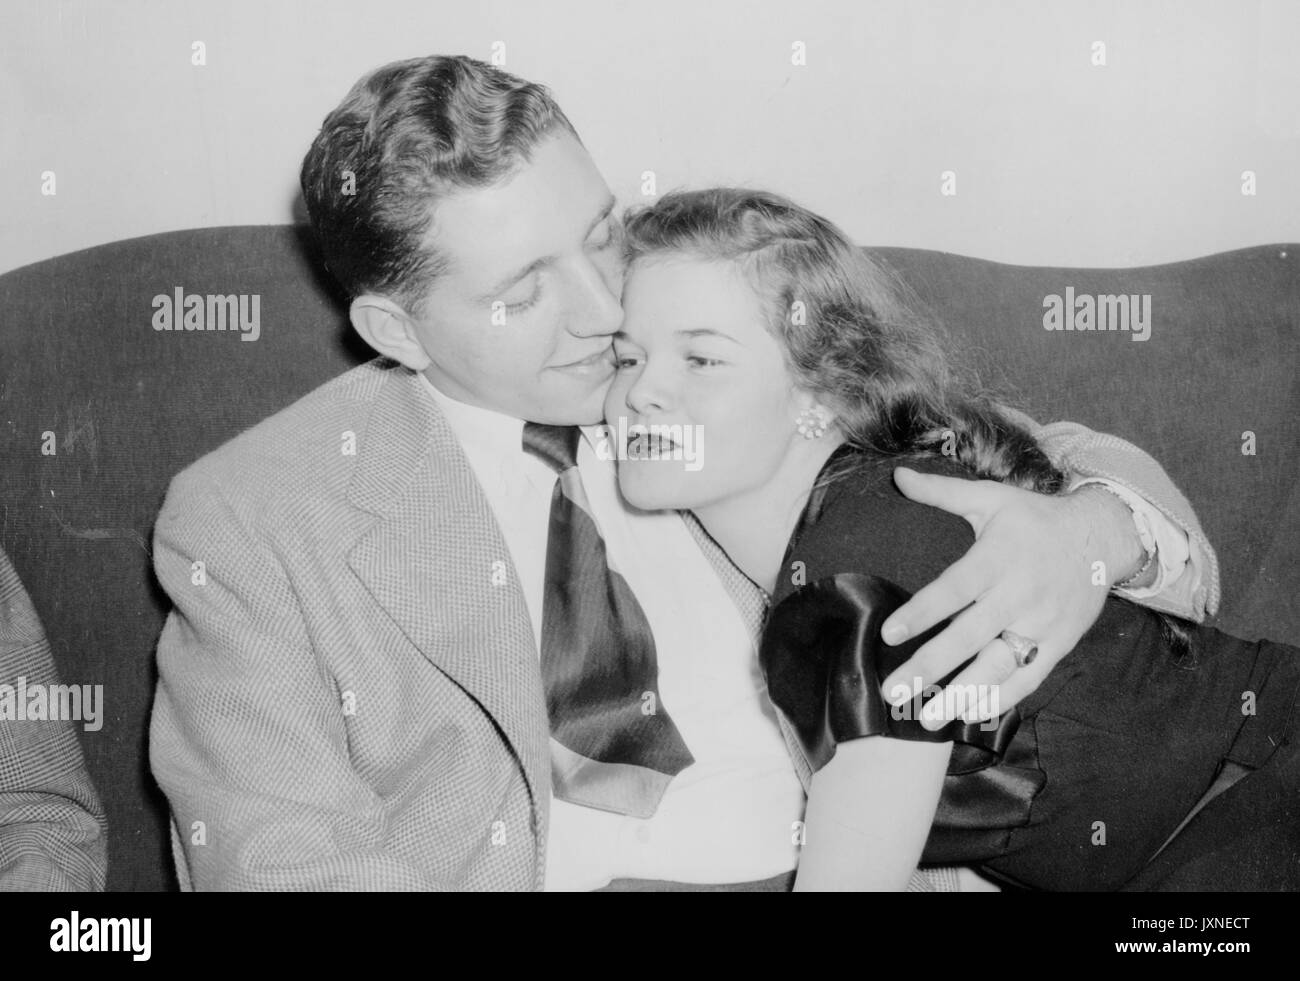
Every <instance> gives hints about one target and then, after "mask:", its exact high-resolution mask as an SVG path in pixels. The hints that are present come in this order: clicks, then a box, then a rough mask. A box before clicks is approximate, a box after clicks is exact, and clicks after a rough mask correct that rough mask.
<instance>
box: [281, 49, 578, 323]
mask: <svg viewBox="0 0 1300 981" xmlns="http://www.w3.org/2000/svg"><path fill="white" fill-rule="evenodd" d="M556 130H564V131H567V132H568V133H571V134H572V135H573V136H574V137H575V138H576V137H577V133H576V131H575V130H574V128H573V126H572V124H571V123H570V122H569V120H568V119H567V118H566V117H565V115H564V113H563V112H561V111H560V107H559V106H558V105H557V104H556V102H555V100H554V99H553V98H552V97H551V95H550V93H549V92H548V91H547V90H546V89H545V88H544V87H543V86H541V85H537V84H535V83H533V82H527V81H524V80H523V79H521V78H517V77H515V76H514V75H511V74H509V73H508V72H504V71H502V70H501V69H499V68H494V67H493V66H491V65H488V64H485V63H483V62H481V61H475V60H474V59H472V58H465V57H448V56H441V55H432V56H429V57H425V58H413V59H410V60H408V61H397V62H393V63H392V64H390V65H385V66H383V67H382V68H378V69H376V70H375V71H372V72H370V73H369V74H368V75H366V76H364V77H363V78H362V79H361V80H360V81H358V82H357V83H356V85H354V86H353V87H352V91H350V92H349V93H348V94H347V96H346V97H345V98H344V99H343V101H342V102H341V103H340V104H339V106H338V108H336V109H335V110H334V111H333V112H331V113H330V114H329V115H328V116H326V117H325V122H324V123H323V124H322V125H321V129H320V133H319V134H317V136H316V139H315V140H314V141H313V142H312V145H311V149H310V150H309V151H308V152H307V156H306V158H305V159H304V160H303V163H302V173H301V183H302V193H303V198H304V199H305V200H306V203H307V214H308V216H309V218H310V220H311V225H312V230H313V231H314V233H315V235H316V238H317V241H318V242H319V243H320V247H321V251H322V253H323V255H324V260H325V265H326V267H327V268H328V269H329V270H330V272H331V273H333V274H334V276H335V278H336V279H338V281H339V283H340V284H341V285H342V286H343V288H344V289H345V290H346V291H347V292H348V295H349V296H352V297H355V296H359V295H361V294H363V293H377V294H381V295H384V296H389V297H392V298H393V299H394V300H395V301H397V302H398V303H400V304H402V306H403V307H405V308H406V309H407V310H408V311H415V310H418V309H419V306H420V304H421V303H422V301H423V299H424V297H425V296H426V294H427V292H428V289H429V286H430V285H431V284H432V282H433V281H434V279H435V278H436V277H437V276H439V275H440V274H441V273H442V272H443V271H444V270H445V268H446V260H445V257H442V256H439V255H438V253H437V251H436V249H432V248H430V247H429V246H428V245H427V244H426V241H425V240H426V236H427V235H428V232H429V228H430V226H431V225H432V223H433V213H434V207H435V205H436V204H437V202H438V200H439V199H440V198H442V197H443V196H445V195H446V194H448V193H450V192H452V191H455V190H458V189H467V188H481V187H487V186H489V185H492V184H495V183H497V182H499V181H502V180H504V179H506V178H507V177H509V176H510V175H511V174H512V173H513V172H514V171H516V170H517V169H518V168H519V167H520V166H522V165H523V164H525V163H526V162H527V161H528V159H529V156H530V154H531V152H532V150H533V149H534V148H535V147H536V146H537V144H538V143H539V142H540V141H541V140H542V139H543V138H544V137H546V136H548V135H550V134H551V133H552V132H554V131H556Z"/></svg>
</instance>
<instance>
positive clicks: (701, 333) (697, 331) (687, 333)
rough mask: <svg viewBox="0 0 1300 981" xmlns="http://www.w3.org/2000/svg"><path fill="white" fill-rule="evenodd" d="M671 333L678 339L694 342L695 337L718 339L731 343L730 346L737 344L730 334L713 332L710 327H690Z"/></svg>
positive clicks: (718, 331)
mask: <svg viewBox="0 0 1300 981" xmlns="http://www.w3.org/2000/svg"><path fill="white" fill-rule="evenodd" d="M673 333H674V334H675V335H676V336H678V337H685V338H688V339H690V340H694V339H695V338H697V337H720V338H722V340H724V341H731V343H732V344H739V343H740V341H738V340H736V339H735V338H734V337H732V336H731V335H730V334H727V333H725V332H723V331H720V330H714V329H713V328H712V327H692V328H690V329H688V330H675V331H673Z"/></svg>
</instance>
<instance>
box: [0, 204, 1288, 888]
mask: <svg viewBox="0 0 1300 981" xmlns="http://www.w3.org/2000/svg"><path fill="white" fill-rule="evenodd" d="M872 251H873V252H874V253H875V254H876V255H878V256H880V257H882V258H884V259H885V260H886V261H887V262H888V263H889V264H890V265H891V266H893V267H894V268H895V269H896V270H897V271H898V272H899V273H900V274H901V275H902V276H903V278H904V279H905V280H906V281H907V282H908V283H909V284H911V286H912V287H913V288H914V289H915V290H916V292H917V293H918V294H919V295H920V297H921V298H922V299H923V300H924V301H925V302H926V303H927V304H928V305H929V306H930V308H931V309H932V310H933V311H934V312H935V313H936V314H937V315H938V316H939V317H940V318H941V319H943V320H944V321H945V322H946V323H947V324H948V325H949V327H950V328H951V330H952V331H953V333H954V335H956V337H958V338H959V339H960V340H961V342H962V343H963V345H965V346H967V347H969V348H970V349H971V352H970V353H971V354H972V355H973V356H974V358H975V361H976V364H977V366H979V367H980V368H981V369H982V371H983V373H984V376H985V378H986V380H987V381H988V382H989V383H990V384H991V385H993V386H994V387H995V388H997V389H999V390H1000V391H1002V392H1004V393H1006V392H1015V393H1017V395H1018V397H1017V399H1016V401H1017V402H1018V404H1020V405H1021V406H1022V407H1023V408H1025V409H1026V410H1027V411H1029V412H1030V413H1031V414H1032V415H1034V416H1036V417H1037V418H1039V419H1040V420H1048V419H1073V420H1077V421H1079V422H1082V423H1086V424H1087V425H1089V426H1092V427H1093V428H1094V429H1098V430H1101V431H1107V432H1113V433H1115V434H1117V435H1120V436H1123V437H1126V438H1128V439H1131V440H1133V441H1134V442H1136V443H1137V444H1139V445H1140V446H1142V447H1144V448H1146V449H1147V450H1149V451H1150V452H1151V453H1152V454H1153V455H1154V456H1155V457H1156V458H1157V459H1158V460H1160V461H1161V462H1162V463H1163V464H1164V466H1165V468H1166V469H1167V470H1168V472H1169V473H1170V475H1171V476H1172V477H1173V479H1174V481H1175V482H1176V483H1177V484H1178V485H1179V486H1181V487H1182V488H1183V490H1184V491H1185V492H1186V493H1187V495H1188V497H1189V498H1190V499H1191V501H1192V503H1193V505H1194V506H1195V507H1196V509H1197V512H1198V513H1199V514H1200V516H1201V519H1202V522H1203V524H1204V527H1205V530H1206V532H1207V533H1208V534H1209V536H1210V538H1211V540H1212V541H1213V542H1214V543H1215V545H1216V546H1217V548H1218V550H1219V556H1220V559H1221V561H1222V572H1223V592H1224V605H1223V610H1222V615H1221V617H1220V620H1219V625H1220V626H1222V627H1224V628H1225V629H1228V630H1230V631H1233V632H1236V633H1240V634H1243V635H1245V636H1250V637H1257V636H1269V637H1273V638H1275V639H1279V640H1287V641H1290V642H1292V643H1300V603H1297V602H1296V599H1295V591H1296V586H1297V584H1300V490H1298V489H1297V488H1298V486H1300V481H1298V480H1297V477H1298V476H1300V440H1297V438H1296V436H1295V431H1294V428H1293V425H1294V422H1293V421H1294V420H1295V419H1297V418H1300V387H1297V371H1296V368H1297V362H1300V337H1298V335H1297V324H1300V245H1275V246H1261V247H1258V248H1252V249H1244V250H1240V251H1236V252H1229V253H1224V254H1222V255H1217V256H1210V257H1207V258H1203V259H1196V260H1192V261H1188V262H1182V263H1176V264H1172V265H1165V266H1155V267H1149V268H1140V269H1123V270H1080V269H1050V268H1036V267H1022V266H1007V265H1000V264H997V263H992V262H985V261H982V260H978V259H970V258H965V257H961V256H955V255H949V254H945V253H938V252H927V251H920V250H911V249H879V250H872ZM318 269H319V266H318V263H317V262H316V260H315V258H314V257H313V255H312V252H311V249H310V247H309V246H308V245H307V244H306V243H305V241H304V237H303V236H302V234H301V233H300V232H299V230H297V229H295V228H290V227H282V226H250V227H234V228H216V229H204V230H195V231H183V232H174V233H167V234H162V235H153V236H149V237H146V238H140V239H133V240H130V241H125V242H116V243H113V244H110V245H105V246H101V247H99V248H94V249H88V250H85V251H82V252H77V253H73V254H70V255H66V256H61V257H58V258H55V259H51V260H48V261H46V262H41V263H38V264H36V265H32V266H28V267H25V268H23V269H18V270H15V271H13V272H10V273H7V274H5V275H4V276H0V359H2V360H0V448H2V449H0V461H2V462H3V466H0V546H3V548H4V549H5V551H7V552H8V554H9V556H10V557H11V559H12V561H13V563H14V565H15V567H16V568H17V570H18V572H19V574H20V576H21V577H22V580H23V582H24V584H25V585H26V587H27V590H28V592H29V593H30V595H31V597H32V600H33V602H34V603H35V605H36V608H37V612H38V613H39V614H40V617H41V620H42V622H43V623H44V625H45V627H46V631H47V633H48V635H49V639H50V642H51V645H52V646H53V649H54V654H55V658H56V660H57V662H58V667H59V670H60V673H61V674H62V676H63V680H64V681H65V682H66V683H69V684H103V685H104V686H105V703H106V706H105V722H104V726H103V729H102V730H101V731H99V732H97V733H88V732H80V733H79V735H80V738H81V740H82V743H83V746H84V748H85V752H86V759H87V763H88V766H89V768H90V772H91V775H92V777H93V778H94V780H95V782H96V784H97V786H98V788H99V791H100V794H101V795H102V797H103V798H104V802H105V805H106V807H107V812H108V821H109V835H110V839H109V888H110V889H167V888H173V887H174V877H173V873H172V871H171V861H170V854H169V848H168V844H167V811H166V802H165V800H164V799H163V797H162V795H161V794H160V793H159V791H158V790H157V788H156V787H155V786H154V784H153V782H152V780H151V778H150V776H149V773H148V762H147V749H148V719H149V708H150V702H151V699H152V691H153V681H154V670H153V648H154V644H155V642H156V640H157V637H158V633H159V631H160V629H161V626H162V621H163V618H164V616H165V614H166V601H165V597H164V595H163V594H162V592H161V590H160V589H159V588H158V586H157V584H156V583H155V582H154V580H153V576H152V572H151V569H150V564H149V561H150V560H149V554H148V552H149V542H150V535H151V528H152V523H153V519H154V516H155V514H156V512H157V510H158V508H159V506H160V505H161V503H162V498H163V494H164V492H165V490H166V487H167V483H168V481H169V480H170V479H171V478H172V476H173V475H175V474H176V473H177V472H179V471H180V470H181V469H182V468H184V467H185V466H186V465H187V464H189V463H190V462H192V461H193V460H195V459H197V458H198V457H199V456H201V455H203V454H204V453H206V452H208V451H209V450H212V449H214V448H215V447H216V446H218V445H219V444H221V443H222V442H224V441H225V440H227V439H228V438H230V437H231V436H233V435H235V434H236V433H237V432H239V431H240V430H242V429H244V428H246V427H248V426H250V425H252V424H253V423H255V422H257V421H258V420H260V419H262V418H264V417H265V416H267V415H269V414H271V413H272V412H274V411H276V410H277V409H279V408H282V407H283V406H286V405H288V404H289V403H290V402H292V401H293V400H294V399H296V398H298V397H299V396H301V395H303V394H305V393H306V392H308V391H310V390H311V389H312V388H314V387H315V386H317V385H319V384H320V383H322V382H324V381H325V380H327V379H328V378H330V377H332V376H334V375H336V374H338V373H340V372H342V371H344V370H346V369H347V368H350V367H352V366H353V365H355V364H357V363H359V362H360V361H362V360H365V359H366V358H368V357H369V354H368V352H367V351H366V349H365V348H364V346H363V345H362V344H361V343H360V342H359V341H357V340H355V339H354V338H353V337H352V336H351V334H350V332H349V329H348V328H347V326H346V315H345V311H344V308H343V306H342V305H341V303H340V302H339V298H338V296H337V295H336V294H335V293H334V292H333V291H332V288H331V287H330V285H329V284H328V283H327V282H326V280H325V279H324V278H323V275H322V274H321V273H320V272H319V271H318ZM1067 286H1073V287H1074V289H1075V291H1076V292H1077V293H1092V294H1108V293H1138V294H1141V293H1150V294H1152V307H1153V323H1154V325H1153V328H1152V334H1151V339H1150V340H1149V341H1146V342H1142V343H1135V342H1134V341H1133V340H1132V339H1131V336H1130V335H1129V334H1125V333H1109V334H1087V333H1073V332H1070V333H1054V332H1048V331H1045V330H1044V329H1043V326H1042V317H1043V306H1042V302H1043V297H1044V296H1045V295H1047V294H1049V293H1058V294H1063V293H1064V291H1065V288H1066V287H1067ZM176 287H183V288H184V289H185V291H186V292H187V293H198V294H206V293H216V294H232V293H235V294H238V293H243V294H259V295H260V296H261V336H260V338H259V339H258V340H257V341H252V342H249V341H242V340H241V339H240V336H239V334H238V333H220V332H202V333H199V332H185V331H178V332H159V331H155V330H154V329H153V327H152V326H151V321H152V317H153V308H152V305H151V304H152V299H153V297H154V296H155V295H156V294H159V293H163V294H171V293H172V292H173V291H174V290H175V288H176ZM1245 430H1251V431H1253V432H1254V433H1255V434H1256V445H1257V452H1256V455H1254V456H1244V455H1242V452H1241V446H1242V433H1243V431H1245ZM46 431H51V432H53V433H55V435H56V437H57V440H58V443H57V447H58V452H57V455H54V456H47V455H43V454H42V452H41V446H42V434H43V433H44V432H46Z"/></svg>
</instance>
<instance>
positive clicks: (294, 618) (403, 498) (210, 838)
mask: <svg viewBox="0 0 1300 981" xmlns="http://www.w3.org/2000/svg"><path fill="white" fill-rule="evenodd" d="M1135 452H1137V451H1135ZM1148 459H1149V458H1148ZM1155 469H1156V472H1157V473H1158V472H1159V469H1158V467H1157V468H1155ZM1162 479H1164V482H1165V484H1166V485H1167V484H1168V481H1167V479H1165V478H1163V477H1162ZM1174 493H1176V491H1175V492H1174ZM1189 516H1190V509H1189V510H1188V512H1187V515H1186V516H1182V517H1186V518H1189V520H1191V521H1192V522H1194V520H1195V519H1194V518H1190V517H1189ZM713 547H714V548H715V549H716V546H713ZM154 548H155V568H156V571H157V574H158V578H159V580H160V582H161V583H162V585H163V587H164V588H165V589H166V591H167V593H168V594H169V596H170V597H171V599H172V602H173V604H174V609H173V612H172V613H171V615H170V616H169V617H168V620H167V623H166V625H165V627H164V629H163V633H162V637H161V639H160V641H159V646H158V670H159V681H158V690H157V696H156V699H155V704H154V711H153V720H152V727H151V734H150V756H151V763H152V767H153V771H154V774H155V776H156V777H157V779H158V782H159V784H160V785H161V786H162V788H163V790H164V791H165V792H166V794H167V796H168V798H169V801H170V803H171V808H172V815H173V837H174V842H175V845H176V848H175V852H176V858H177V864H178V871H179V874H180V879H181V883H182V886H183V887H187V888H200V889H367V890H423V889H457V890H484V889H525V890H527V889H539V888H541V887H542V885H543V874H544V869H545V847H546V838H547V823H548V817H549V814H548V810H549V801H550V793H549V787H550V784H549V780H550V773H549V765H550V764H549V758H548V727H547V719H546V707H545V701H544V698H543V693H542V686H541V677H540V672H539V670H538V666H537V650H536V645H535V641H534V639H533V633H532V628H531V625H530V621H529V616H528V611H527V608H526V606H525V603H524V598H523V593H522V590H521V588H520V584H519V582H518V580H517V578H516V573H515V569H514V565H513V563H512V561H511V558H510V554H509V552H508V550H507V547H506V544H505V541H504V539H503V537H502V535H501V533H500V531H499V529H498V527H497V525H496V522H495V520H494V518H493V516H492V512H491V509H490V506H489V504H488V502H487V499H486V497H485V496H484V494H483V492H482V490H481V488H480V487H479V485H478V484H477V482H476V480H475V478H474V476H473V474H472V472H471V470H470V468H469V465H468V463H467V461H466V460H465V457H464V454H463V453H462V451H461V449H460V447H459V444H458V443H457V441H456V438H455V437H454V435H453V434H452V432H451V430H450V428H449V427H448V425H447V423H446V421H445V420H444V419H443V417H442V415H441V413H440V411H439V410H438V408H437V406H436V405H435V403H434V401H433V400H432V399H430V398H428V397H427V393H425V392H424V391H423V390H422V388H421V385H420V380H419V378H418V376H416V375H415V374H413V373H412V372H410V371H408V370H406V369H404V368H402V367H400V366H397V365H395V364H393V363H392V362H389V361H385V360H383V359H378V360H376V361H372V362H370V363H368V364H366V365H363V366H361V367H359V368H356V369H353V370H352V371H350V372H348V373H346V374H344V375H342V376H340V377H338V378H336V379H334V380H333V381H331V382H329V383H327V384H325V385H324V386H322V387H321V388H319V389H317V390H315V391H314V392H312V393H310V394H308V395H307V396H306V397H304V398H303V399H302V400H300V401H299V402H297V403H295V404H294V405H292V406H290V407H289V408H287V409H285V410H283V411H282V412H280V413H278V414H276V415H275V416H272V417H271V418H269V419H267V420H265V421H263V422H262V423H260V424H259V425H257V426H255V427H253V428H252V429H250V430H248V431H247V432H245V433H243V434H241V435H240V436H238V437H236V438H235V439H234V440H232V441H231V442H229V443H227V444H226V445H225V446H223V447H221V448H219V449H218V450H216V451H215V452H214V453H211V454H209V455H208V456H206V457H204V458H203V459H201V460H199V461H198V462H197V463H195V464H194V465H192V466H191V467H189V468H188V469H187V470H185V471H184V472H183V473H182V474H180V475H179V476H178V477H177V478H176V479H175V480H174V481H173V482H172V485H171V487H170V489H169V491H168V494H167V498H166V501H165V503H164V505H163V509H162V511H161V513H160V515H159V518H158V522H157V525H156V528H155V533H154ZM713 558H714V560H715V566H717V567H718V568H719V570H720V572H722V573H723V574H724V578H725V577H726V575H727V574H726V573H725V570H726V569H731V573H730V574H729V575H730V576H732V577H733V578H732V581H731V583H730V584H731V585H733V586H737V585H743V586H745V587H746V588H748V589H750V590H753V589H754V587H753V586H752V585H749V584H748V583H747V580H746V581H744V582H743V583H741V582H740V581H741V580H743V576H740V573H739V572H736V571H735V570H734V567H731V566H730V563H728V562H726V561H725V558H723V559H722V563H721V564H719V563H718V562H717V559H718V558H719V556H716V555H715V556H713ZM734 577H739V579H736V578H734ZM733 595H738V594H737V593H736V592H735V591H734V590H733ZM739 601H740V600H739V599H738V602H739ZM805 776H806V774H805Z"/></svg>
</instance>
